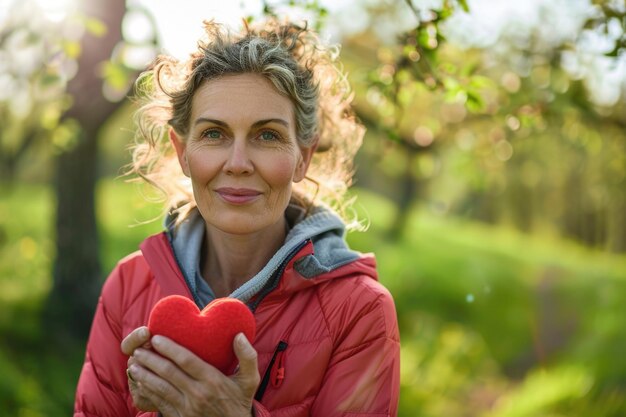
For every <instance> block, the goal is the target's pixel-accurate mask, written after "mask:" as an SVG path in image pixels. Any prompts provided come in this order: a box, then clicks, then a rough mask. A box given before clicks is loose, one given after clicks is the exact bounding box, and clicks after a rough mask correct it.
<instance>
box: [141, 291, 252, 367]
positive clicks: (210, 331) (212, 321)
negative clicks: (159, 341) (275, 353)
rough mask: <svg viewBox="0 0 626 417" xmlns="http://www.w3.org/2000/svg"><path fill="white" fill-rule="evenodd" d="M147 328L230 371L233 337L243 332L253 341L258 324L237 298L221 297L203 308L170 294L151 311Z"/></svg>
mask: <svg viewBox="0 0 626 417" xmlns="http://www.w3.org/2000/svg"><path fill="white" fill-rule="evenodd" d="M148 328H149V329H150V333H151V334H152V335H157V334H159V335H163V336H166V337H168V338H170V339H172V340H174V341H175V342H176V343H178V344H180V345H182V346H184V347H186V348H187V349H189V350H191V351H192V352H193V353H195V354H196V355H198V356H199V357H201V358H202V359H203V360H204V361H206V362H208V363H210V364H211V365H213V366H215V367H216V368H217V369H219V370H220V371H222V372H223V373H227V372H231V371H232V370H233V369H234V367H235V364H236V361H237V357H236V356H235V353H234V351H233V339H234V338H235V336H236V335H237V334H238V333H240V332H243V333H244V334H245V335H246V337H247V338H248V340H249V341H250V343H252V342H253V341H254V336H255V331H256V326H255V321H254V316H253V315H252V312H250V309H248V307H247V306H246V305H245V304H244V303H242V302H241V301H239V300H237V299H235V298H218V299H215V300H213V301H211V302H210V303H209V304H208V305H207V306H206V307H205V308H204V309H203V310H202V311H200V309H199V308H198V307H197V306H196V305H195V304H194V302H193V301H191V300H190V299H189V298H186V297H183V296H180V295H170V296H168V297H165V298H163V299H161V300H159V302H158V303H156V304H155V306H154V307H153V308H152V311H151V312H150V319H149V320H148Z"/></svg>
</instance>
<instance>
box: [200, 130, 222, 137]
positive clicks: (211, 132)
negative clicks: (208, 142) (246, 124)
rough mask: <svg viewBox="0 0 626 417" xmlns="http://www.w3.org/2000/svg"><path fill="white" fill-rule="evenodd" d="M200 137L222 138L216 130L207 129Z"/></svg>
mask: <svg viewBox="0 0 626 417" xmlns="http://www.w3.org/2000/svg"><path fill="white" fill-rule="evenodd" d="M202 137H203V138H207V139H220V138H221V137H222V132H220V131H219V130H217V129H208V130H205V131H204V132H202Z"/></svg>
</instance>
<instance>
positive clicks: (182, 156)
mask: <svg viewBox="0 0 626 417" xmlns="http://www.w3.org/2000/svg"><path fill="white" fill-rule="evenodd" d="M170 142H171V143H172V146H173V147H174V149H176V155H177V156H178V163H179V164H180V167H181V168H182V170H183V173H184V174H185V175H186V176H189V164H188V163H187V147H186V146H185V142H184V141H183V140H182V139H181V138H180V136H178V134H177V133H176V132H175V131H174V129H170Z"/></svg>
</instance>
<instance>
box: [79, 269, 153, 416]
mask: <svg viewBox="0 0 626 417" xmlns="http://www.w3.org/2000/svg"><path fill="white" fill-rule="evenodd" d="M121 275H122V272H121V266H120V265H118V266H117V267H116V268H115V269H114V270H113V272H112V273H111V275H110V276H109V277H108V279H107V281H106V282H105V284H104V286H103V289H102V293H101V294H100V298H99V300H98V305H97V307H96V313H95V316H94V319H93V322H92V325H91V331H90V334H89V339H88V340H87V349H86V354H85V362H84V364H83V368H82V371H81V374H80V377H79V380H78V385H77V387H76V397H75V402H74V417H83V416H84V417H96V416H97V417H123V416H129V417H130V416H133V417H138V416H146V417H148V416H154V415H155V414H154V413H144V412H139V411H137V410H136V409H135V408H134V407H133V405H132V398H131V396H130V393H129V391H128V385H127V384H128V382H127V380H126V374H125V369H126V363H127V360H128V357H127V356H126V355H124V354H123V353H122V351H121V350H120V343H121V341H122V325H121V314H122V310H121V307H122V284H121V281H122V279H121Z"/></svg>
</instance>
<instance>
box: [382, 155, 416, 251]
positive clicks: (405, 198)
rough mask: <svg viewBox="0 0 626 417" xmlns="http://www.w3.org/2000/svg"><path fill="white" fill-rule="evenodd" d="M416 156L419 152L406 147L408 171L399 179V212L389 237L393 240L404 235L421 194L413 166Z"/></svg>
mask: <svg viewBox="0 0 626 417" xmlns="http://www.w3.org/2000/svg"><path fill="white" fill-rule="evenodd" d="M416 155H417V152H416V151H415V150H413V149H411V148H410V147H405V152H404V156H405V157H406V169H405V171H404V173H403V175H402V177H401V178H399V179H398V181H399V183H400V190H401V191H400V195H399V196H398V200H397V204H396V206H397V208H398V211H397V212H396V216H395V218H394V219H393V223H392V225H391V228H390V229H389V237H390V238H392V239H400V238H401V237H402V236H403V235H404V231H405V230H406V227H407V224H408V221H409V217H410V215H411V209H412V208H413V203H414V202H415V200H416V199H417V196H418V194H419V189H420V186H419V185H420V184H419V180H418V179H417V178H416V177H415V174H414V172H413V164H414V162H415V156H416Z"/></svg>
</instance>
